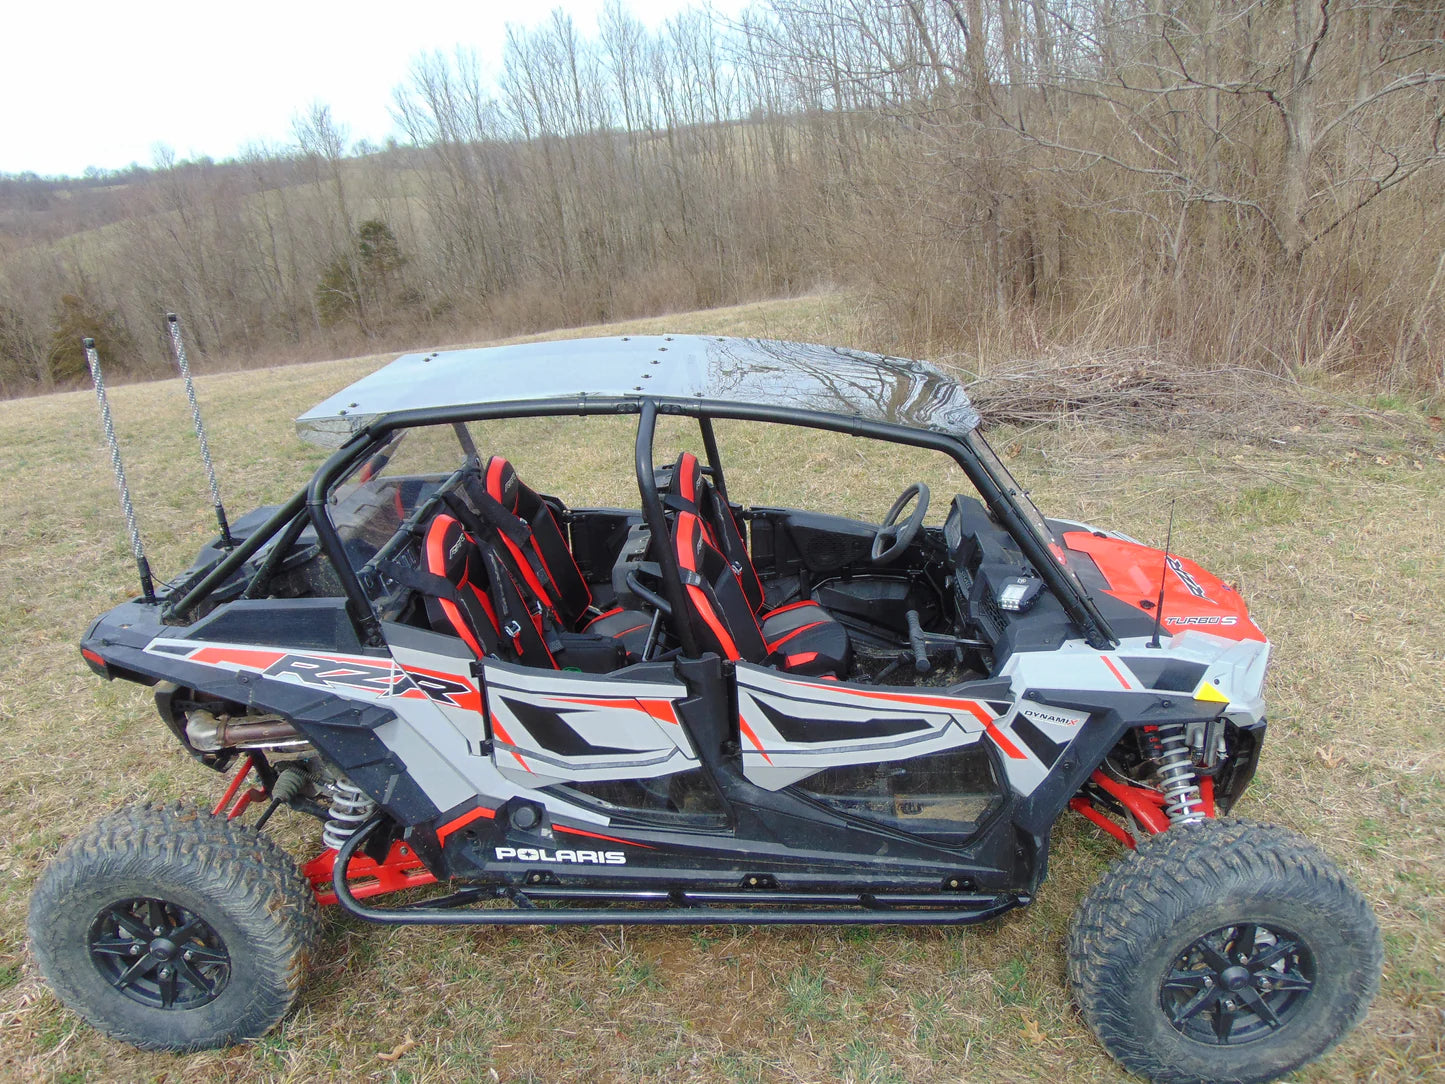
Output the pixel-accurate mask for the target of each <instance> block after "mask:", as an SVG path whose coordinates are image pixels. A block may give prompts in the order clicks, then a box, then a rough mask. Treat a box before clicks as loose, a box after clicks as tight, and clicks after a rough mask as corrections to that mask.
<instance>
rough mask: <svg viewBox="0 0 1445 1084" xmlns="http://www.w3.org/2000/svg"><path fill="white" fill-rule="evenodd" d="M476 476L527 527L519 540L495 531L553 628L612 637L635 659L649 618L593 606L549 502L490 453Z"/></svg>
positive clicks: (642, 646)
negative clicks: (553, 625) (553, 624)
mask: <svg viewBox="0 0 1445 1084" xmlns="http://www.w3.org/2000/svg"><path fill="white" fill-rule="evenodd" d="M482 479H483V486H484V487H485V493H486V495H487V496H488V497H489V498H491V499H492V500H493V501H496V502H497V503H498V504H500V505H501V506H502V508H503V509H505V510H506V511H508V512H510V513H511V514H512V515H514V516H516V517H517V518H519V519H520V520H522V521H523V522H524V523H525V524H526V525H527V528H528V530H527V533H526V537H525V538H521V539H513V538H511V537H509V535H508V534H507V533H505V532H498V537H499V538H500V539H501V543H502V546H503V547H504V549H505V550H506V552H507V555H508V556H509V557H510V559H511V560H510V563H511V565H512V567H513V569H514V570H515V572H516V574H517V575H518V576H519V577H520V578H521V579H522V581H523V582H524V583H525V584H526V586H527V587H528V588H529V589H530V591H531V592H532V593H533V594H534V595H535V596H536V597H537V599H538V600H539V601H540V602H541V604H542V606H543V607H544V608H545V609H546V610H547V612H548V613H549V615H550V616H551V617H552V619H553V620H554V621H555V622H556V623H557V625H558V627H559V628H560V629H563V630H566V631H569V632H584V633H587V634H589V635H593V636H606V637H610V638H612V639H615V640H618V641H619V642H620V643H621V644H622V645H623V648H624V649H625V650H626V652H627V657H628V659H629V660H631V661H636V660H638V659H640V658H641V657H642V652H643V650H644V649H645V648H646V646H647V634H648V630H649V629H650V627H651V624H652V618H651V616H650V615H649V614H645V613H643V612H642V611H640V610H626V609H623V608H622V607H621V606H614V607H610V608H609V609H607V610H605V611H604V610H599V609H598V608H597V607H596V606H595V605H594V604H593V598H592V589H591V588H590V587H588V586H587V580H586V579H585V578H584V577H583V575H582V570H581V569H580V568H578V567H577V559H576V558H575V557H573V556H572V547H571V546H569V545H568V544H567V536H566V535H565V534H563V533H562V528H561V526H560V525H559V524H558V522H557V517H556V514H555V513H554V512H553V510H552V506H551V505H550V504H549V503H548V502H547V501H545V500H543V499H542V497H541V495H540V494H538V493H537V492H536V490H534V489H532V488H530V487H529V486H527V485H526V484H525V483H524V482H523V481H522V480H521V479H520V478H519V477H518V476H517V471H516V469H515V468H514V467H513V466H512V465H511V464H510V463H509V462H507V460H505V459H503V458H502V457H501V456H499V455H494V456H492V458H491V459H489V460H487V464H486V467H485V468H484V469H483V471H482Z"/></svg>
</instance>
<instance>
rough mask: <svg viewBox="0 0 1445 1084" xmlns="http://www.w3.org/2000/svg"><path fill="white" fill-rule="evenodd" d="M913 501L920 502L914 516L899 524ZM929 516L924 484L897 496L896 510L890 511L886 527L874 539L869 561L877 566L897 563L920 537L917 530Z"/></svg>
mask: <svg viewBox="0 0 1445 1084" xmlns="http://www.w3.org/2000/svg"><path fill="white" fill-rule="evenodd" d="M914 497H917V498H918V504H917V506H915V507H914V509H913V514H912V515H910V516H909V517H908V519H907V520H906V521H905V522H903V523H902V524H898V516H899V515H900V514H901V513H902V511H903V509H904V508H905V507H906V506H907V504H908V502H909V501H911V500H913V498H914ZM927 512H928V487H927V486H926V485H924V484H923V483H922V482H914V483H913V484H912V485H911V486H909V487H908V488H907V489H905V490H904V491H903V492H902V493H900V494H899V495H898V499H897V500H896V501H894V502H893V507H892V508H890V509H888V515H886V516H884V517H883V526H881V527H879V528H878V533H877V534H875V535H874V536H873V549H872V552H870V553H869V554H868V557H869V560H871V561H872V562H873V563H874V564H875V565H886V564H890V563H892V562H893V561H896V560H897V559H898V558H899V557H900V556H902V554H903V551H904V550H906V549H907V548H908V546H909V543H911V542H912V541H913V539H914V538H915V537H916V536H917V535H918V529H919V528H920V527H922V526H923V517H924V516H925V515H926V514H927Z"/></svg>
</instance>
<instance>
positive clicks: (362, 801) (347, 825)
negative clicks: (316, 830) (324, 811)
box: [321, 779, 376, 851]
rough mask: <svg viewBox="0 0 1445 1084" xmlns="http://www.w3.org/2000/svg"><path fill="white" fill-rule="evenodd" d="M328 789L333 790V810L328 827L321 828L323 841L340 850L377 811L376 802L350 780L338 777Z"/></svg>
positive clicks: (328, 820) (328, 819) (327, 822)
mask: <svg viewBox="0 0 1445 1084" xmlns="http://www.w3.org/2000/svg"><path fill="white" fill-rule="evenodd" d="M326 789H327V790H329V791H330V792H331V810H330V813H329V815H328V818H327V821H326V827H325V828H323V829H322V830H321V842H322V843H324V844H326V846H328V847H330V848H332V849H333V850H338V851H339V850H341V848H342V846H343V845H344V844H345V843H346V841H347V840H348V839H350V838H351V837H352V836H354V835H356V833H357V831H358V830H359V829H360V828H361V826H362V825H363V824H365V823H366V822H367V821H369V820H371V818H372V815H373V814H374V813H375V812H376V803H375V802H374V801H372V800H371V798H370V797H368V796H367V793H366V792H365V791H364V790H362V789H361V788H360V787H358V786H356V785H355V784H354V783H352V782H350V781H349V780H345V779H338V780H337V781H336V782H334V783H331V784H329V785H328V786H327V788H326Z"/></svg>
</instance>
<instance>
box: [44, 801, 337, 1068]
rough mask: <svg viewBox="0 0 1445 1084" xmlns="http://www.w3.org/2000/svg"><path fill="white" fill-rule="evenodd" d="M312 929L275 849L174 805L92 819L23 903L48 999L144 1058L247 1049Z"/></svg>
mask: <svg viewBox="0 0 1445 1084" xmlns="http://www.w3.org/2000/svg"><path fill="white" fill-rule="evenodd" d="M317 928H318V920H317V912H316V903H315V900H314V897H313V896H312V893H311V891H310V888H309V886H308V885H307V883H306V880H305V878H303V877H302V876H301V873H300V871H299V870H298V869H297V868H296V864H295V863H294V862H293V861H292V860H291V859H290V858H289V857H288V856H287V854H286V853H285V852H284V851H282V850H281V848H279V847H277V846H276V845H275V844H274V843H272V842H271V840H269V839H267V838H266V837H264V836H262V835H260V834H258V833H257V832H256V831H255V830H254V829H251V828H249V827H245V826H243V825H240V824H236V823H235V822H232V821H227V820H226V819H224V818H222V817H214V816H211V815H210V814H208V813H206V812H204V811H201V810H197V809H189V808H186V807H183V806H138V807H132V808H129V809H123V810H121V811H119V812H117V813H113V814H111V815H110V816H108V817H106V818H104V819H103V820H101V821H100V822H99V823H98V824H96V825H95V826H94V827H93V828H91V829H90V830H89V831H87V832H86V833H84V834H83V835H81V836H79V837H77V838H76V839H74V840H72V841H71V842H70V843H69V844H68V845H67V846H66V847H65V848H64V849H63V850H62V851H61V852H60V854H58V855H57V856H56V857H55V860H54V861H53V862H51V863H50V865H49V866H48V867H46V870H45V873H44V874H43V875H42V876H41V878H40V881H39V882H38V883H37V884H36V886H35V891H34V893H33V894H32V895H31V898H30V923H29V932H30V943H31V946H32V948H33V951H34V953H35V959H36V962H37V963H38V964H39V965H40V971H41V974H42V975H44V976H45V980H46V982H47V983H48V984H49V985H50V988H51V989H52V990H54V991H55V994H56V996H58V997H59V998H60V1000H61V1001H63V1002H65V1004H66V1005H68V1006H69V1007H70V1008H71V1009H74V1010H75V1011H76V1012H77V1013H79V1014H80V1015H81V1016H82V1017H84V1018H85V1019H86V1020H87V1021H88V1022H89V1023H90V1024H92V1025H93V1026H95V1027H97V1028H99V1029H100V1030H101V1031H103V1032H105V1033H106V1034H107V1035H110V1036H112V1037H114V1038H117V1039H123V1040H125V1041H126V1042H128V1043H131V1044H133V1045H135V1046H138V1047H140V1048H142V1049H145V1050H200V1049H205V1048H208V1047H216V1046H224V1045H226V1044H228V1043H234V1042H240V1041H243V1040H246V1039H254V1038H258V1037H260V1036H261V1035H262V1034H264V1033H265V1032H266V1031H267V1030H268V1029H269V1028H271V1027H272V1026H273V1025H274V1024H275V1023H276V1022H277V1021H279V1020H280V1019H281V1017H282V1016H284V1015H285V1013H286V1011H287V1009H289V1008H290V1006H291V1003H292V1001H294V1000H295V997H296V994H297V992H298V991H299V990H300V987H301V980H302V977H303V975H304V972H305V966H306V960H307V955H308V953H309V951H310V946H311V942H312V941H313V939H314V938H315V935H316V932H317Z"/></svg>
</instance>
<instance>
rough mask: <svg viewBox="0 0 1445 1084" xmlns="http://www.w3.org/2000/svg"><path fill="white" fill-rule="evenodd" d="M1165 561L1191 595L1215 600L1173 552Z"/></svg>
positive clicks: (1209, 600)
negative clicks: (1206, 592) (1205, 591)
mask: <svg viewBox="0 0 1445 1084" xmlns="http://www.w3.org/2000/svg"><path fill="white" fill-rule="evenodd" d="M1164 563H1165V564H1167V565H1168V566H1169V571H1170V572H1172V573H1174V575H1176V576H1178V577H1179V582H1180V583H1182V584H1183V585H1184V588H1185V590H1186V591H1188V592H1189V593H1190V594H1191V595H1193V596H1194V597H1195V598H1202V599H1204V600H1205V601H1208V602H1213V601H1214V600H1213V599H1211V598H1210V597H1209V596H1208V595H1206V594H1205V593H1204V588H1202V587H1200V586H1199V581H1198V580H1196V579H1195V578H1194V577H1193V576H1191V575H1190V574H1189V570H1188V569H1186V568H1185V567H1184V562H1183V561H1181V560H1180V559H1179V558H1178V557H1175V556H1174V555H1173V554H1172V553H1171V554H1169V555H1168V556H1166V557H1165V558H1164Z"/></svg>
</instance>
